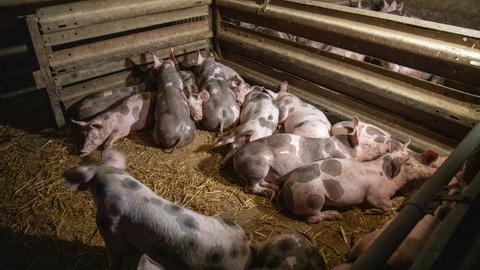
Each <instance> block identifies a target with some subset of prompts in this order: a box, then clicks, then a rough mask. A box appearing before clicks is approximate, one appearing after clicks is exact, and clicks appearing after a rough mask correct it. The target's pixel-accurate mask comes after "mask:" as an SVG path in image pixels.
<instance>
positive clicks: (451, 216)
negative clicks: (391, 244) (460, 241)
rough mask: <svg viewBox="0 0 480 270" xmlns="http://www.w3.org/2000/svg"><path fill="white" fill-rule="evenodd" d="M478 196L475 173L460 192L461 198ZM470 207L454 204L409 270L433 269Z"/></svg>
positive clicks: (479, 179)
mask: <svg viewBox="0 0 480 270" xmlns="http://www.w3.org/2000/svg"><path fill="white" fill-rule="evenodd" d="M477 169H478V168H477ZM479 194H480V173H477V176H476V177H475V179H474V180H473V181H472V182H471V183H470V184H469V185H468V186H467V187H466V188H465V190H464V191H463V192H462V197H469V198H476V197H477V196H478V195H479ZM471 207H472V205H471V204H466V203H456V204H455V206H453V208H452V209H451V210H450V212H449V213H448V215H447V216H446V217H445V219H444V220H443V221H442V222H441V223H440V224H439V225H438V227H437V228H435V230H434V231H433V232H432V235H431V236H430V238H429V240H428V241H427V243H425V245H424V246H423V249H422V251H421V252H420V254H418V256H417V259H416V260H415V261H414V262H413V264H412V266H411V267H410V268H409V269H410V270H421V269H435V268H434V264H435V262H436V261H437V259H438V257H439V256H440V254H441V252H442V251H443V250H444V248H445V247H446V246H447V244H448V242H449V241H450V239H451V238H452V236H453V234H454V233H455V230H456V229H457V228H458V226H459V225H460V223H461V222H462V220H463V219H464V217H465V215H466V214H467V212H468V210H469V209H470V208H471Z"/></svg>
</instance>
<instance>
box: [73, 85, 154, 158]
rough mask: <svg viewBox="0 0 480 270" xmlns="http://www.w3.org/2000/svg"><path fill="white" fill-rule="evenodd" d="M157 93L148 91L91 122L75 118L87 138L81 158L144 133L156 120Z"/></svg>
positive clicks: (126, 100)
mask: <svg viewBox="0 0 480 270" xmlns="http://www.w3.org/2000/svg"><path fill="white" fill-rule="evenodd" d="M152 96H153V94H152V93H151V92H144V93H139V94H135V95H133V96H130V97H127V98H125V99H123V101H122V102H121V103H120V104H118V105H117V106H115V107H113V108H112V109H110V110H108V111H106V112H104V113H102V114H100V115H98V116H97V117H95V118H94V119H92V120H90V121H89V122H86V121H77V120H74V119H72V120H71V121H72V123H74V124H76V125H78V126H79V127H80V130H81V132H82V134H83V136H84V138H85V141H84V144H83V147H82V149H81V150H80V156H82V157H84V156H87V155H89V154H90V153H91V152H93V151H94V150H95V149H97V148H98V147H100V146H101V145H104V147H105V148H109V147H112V146H113V144H114V143H115V142H116V141H117V140H118V139H120V138H123V137H126V136H127V135H128V134H129V133H130V131H135V130H142V129H144V128H146V127H148V126H150V123H151V120H152V112H151V111H152V109H153V107H154V106H153V102H154V101H153V98H152Z"/></svg>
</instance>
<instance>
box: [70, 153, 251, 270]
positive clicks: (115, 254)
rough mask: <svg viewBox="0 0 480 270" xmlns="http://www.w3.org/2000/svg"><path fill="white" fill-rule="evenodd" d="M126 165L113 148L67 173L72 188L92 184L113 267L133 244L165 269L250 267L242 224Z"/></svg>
mask: <svg viewBox="0 0 480 270" xmlns="http://www.w3.org/2000/svg"><path fill="white" fill-rule="evenodd" d="M125 167H126V162H125V159H124V157H123V156H122V155H121V154H120V153H118V152H116V151H112V150H110V151H106V152H104V155H103V159H102V161H101V162H99V163H97V164H90V165H79V166H77V167H74V168H71V169H69V170H67V171H66V172H65V173H64V177H65V179H66V183H67V185H69V187H70V189H71V190H73V191H86V190H89V191H90V192H91V193H92V195H93V197H94V199H95V204H96V210H97V213H96V222H97V226H98V229H99V232H100V235H101V236H102V238H103V239H104V241H105V245H106V248H107V253H108V258H109V269H110V270H114V269H121V267H122V264H123V261H124V259H125V257H126V256H127V255H128V254H129V253H130V251H129V249H130V248H132V247H133V248H134V249H135V250H136V251H138V252H140V253H145V254H147V255H148V256H149V257H150V258H151V259H152V260H154V261H155V262H157V263H158V265H160V266H162V267H164V268H166V269H232V270H235V269H238V270H242V269H246V267H247V266H248V264H249V261H250V254H251V252H250V249H249V247H248V245H249V243H248V241H247V237H246V235H245V232H244V231H243V229H242V228H241V227H240V226H238V225H237V224H236V223H234V222H233V221H231V220H229V219H226V218H222V217H208V216H204V215H201V214H198V213H196V212H194V211H191V210H189V209H186V208H183V207H181V206H179V205H177V204H174V203H172V202H169V201H167V200H165V199H163V198H161V197H159V196H157V195H156V194H155V193H154V192H153V191H152V190H150V189H149V188H148V187H146V186H145V185H143V184H142V183H140V182H139V181H137V180H136V179H134V178H133V177H132V176H130V175H129V174H127V173H126V172H125V171H124V169H125Z"/></svg>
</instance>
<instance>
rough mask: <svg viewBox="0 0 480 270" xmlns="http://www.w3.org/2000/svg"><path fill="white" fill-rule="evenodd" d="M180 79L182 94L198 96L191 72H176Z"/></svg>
mask: <svg viewBox="0 0 480 270" xmlns="http://www.w3.org/2000/svg"><path fill="white" fill-rule="evenodd" d="M178 73H179V74H180V78H182V82H183V89H184V93H185V92H188V93H190V94H198V86H197V82H196V81H195V74H194V73H193V72H191V71H185V70H181V71H179V72H178Z"/></svg>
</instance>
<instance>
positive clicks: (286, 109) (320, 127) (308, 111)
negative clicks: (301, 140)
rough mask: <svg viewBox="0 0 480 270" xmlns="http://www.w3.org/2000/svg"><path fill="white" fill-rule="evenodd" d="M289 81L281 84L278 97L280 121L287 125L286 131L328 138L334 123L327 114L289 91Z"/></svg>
mask: <svg viewBox="0 0 480 270" xmlns="http://www.w3.org/2000/svg"><path fill="white" fill-rule="evenodd" d="M287 88H288V82H286V81H285V82H283V83H282V84H281V85H280V92H279V93H278V97H277V104H278V109H279V110H280V115H279V119H278V122H279V123H280V124H283V126H284V127H285V133H292V134H296V135H301V136H305V137H309V138H328V137H330V128H331V127H332V125H331V124H330V121H328V119H327V117H326V116H325V114H324V113H323V112H322V111H320V110H319V109H317V108H316V107H314V106H312V105H310V104H308V103H306V102H303V101H302V100H301V99H300V98H298V97H297V96H295V95H293V94H290V93H288V92H287Z"/></svg>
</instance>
